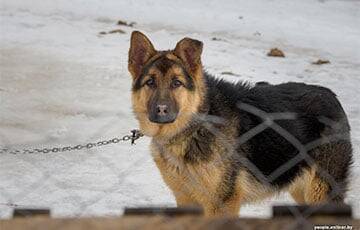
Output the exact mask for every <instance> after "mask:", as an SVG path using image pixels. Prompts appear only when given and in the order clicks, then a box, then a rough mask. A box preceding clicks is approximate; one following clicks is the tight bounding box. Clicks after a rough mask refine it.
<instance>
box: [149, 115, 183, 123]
mask: <svg viewBox="0 0 360 230" xmlns="http://www.w3.org/2000/svg"><path fill="white" fill-rule="evenodd" d="M176 117H177V114H167V115H166V116H159V115H150V116H149V120H150V121H151V122H153V123H157V124H169V123H173V122H175V120H176Z"/></svg>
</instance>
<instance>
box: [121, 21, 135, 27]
mask: <svg viewBox="0 0 360 230" xmlns="http://www.w3.org/2000/svg"><path fill="white" fill-rule="evenodd" d="M117 24H118V25H119V26H128V27H133V26H134V25H135V24H136V22H127V21H124V20H119V21H118V22H117Z"/></svg>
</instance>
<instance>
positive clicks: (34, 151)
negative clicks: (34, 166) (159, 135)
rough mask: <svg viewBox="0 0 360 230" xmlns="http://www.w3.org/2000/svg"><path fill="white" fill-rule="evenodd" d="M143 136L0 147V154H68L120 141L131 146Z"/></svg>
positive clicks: (136, 131) (137, 132) (138, 133)
mask: <svg viewBox="0 0 360 230" xmlns="http://www.w3.org/2000/svg"><path fill="white" fill-rule="evenodd" d="M142 136H144V134H142V133H141V132H140V131H139V130H137V129H134V130H131V135H125V136H123V137H122V138H118V137H115V138H112V139H110V140H103V141H98V142H89V143H86V144H79V145H70V146H62V147H53V148H29V149H11V148H3V147H1V146H0V154H37V153H43V154H45V153H58V152H69V151H76V150H82V149H91V148H94V147H101V146H104V145H109V144H117V143H119V142H120V141H131V145H133V144H135V141H136V140H137V139H139V138H140V137H142Z"/></svg>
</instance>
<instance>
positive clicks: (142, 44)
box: [128, 31, 156, 78]
mask: <svg viewBox="0 0 360 230" xmlns="http://www.w3.org/2000/svg"><path fill="white" fill-rule="evenodd" d="M155 54H156V50H155V49H154V46H153V45H152V44H151V42H150V40H149V39H148V38H147V37H146V36H145V35H144V34H143V33H141V32H139V31H134V32H132V34H131V41H130V50H129V60H128V69H129V72H130V73H131V75H132V76H133V78H137V77H139V76H140V74H141V71H142V68H143V67H144V65H145V63H146V62H147V61H148V60H149V59H150V58H151V57H152V56H154V55H155Z"/></svg>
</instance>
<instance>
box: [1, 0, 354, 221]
mask: <svg viewBox="0 0 360 230" xmlns="http://www.w3.org/2000/svg"><path fill="white" fill-rule="evenodd" d="M359 25H360V1H355V0H354V1H351V0H347V1H345V0H319V1H316V0H298V1H286V0H271V1H268V0H251V1H250V0H248V1H245V0H242V1H240V0H236V1H235V0H233V1H212V0H200V1H193V0H192V1H190V0H182V1H166V0H158V1H154V0H153V1H134V0H107V1H102V0H92V1H88V0H74V1H64V0H52V1H41V0H22V1H20V0H1V1H0V145H1V146H5V147H17V148H23V147H29V146H30V147H46V146H59V145H69V144H78V143H86V142H94V141H98V140H103V139H111V138H113V137H117V136H120V137H121V136H123V135H126V134H128V132H129V130H130V129H133V128H136V127H137V123H136V121H135V119H134V117H133V114H132V111H131V104H130V87H131V77H130V75H129V73H128V71H127V52H128V49H129V38H130V34H131V32H132V31H133V30H140V31H142V32H143V33H145V34H146V35H147V36H149V38H150V39H151V40H152V41H153V44H154V45H155V47H156V48H157V49H160V50H161V49H170V48H174V46H175V44H176V42H177V41H178V40H180V39H181V38H183V37H185V36H187V37H192V38H196V39H199V40H201V41H203V42H204V52H203V56H202V58H203V64H204V66H205V69H206V70H207V71H208V72H209V73H211V74H213V75H215V76H217V77H220V78H224V79H227V80H229V81H249V82H251V83H256V82H257V81H268V82H270V83H274V84H275V83H280V82H288V81H300V82H306V83H311V84H320V85H323V86H326V87H329V88H330V89H332V90H333V91H334V92H335V93H336V94H337V95H338V97H339V99H340V101H341V102H342V103H343V106H344V108H345V111H346V112H347V114H348V116H349V120H350V124H351V126H352V141H353V145H354V155H355V163H354V167H353V170H352V180H351V183H350V184H351V189H350V191H349V193H348V197H347V202H348V203H350V204H352V206H353V208H354V211H355V216H356V217H358V218H359V217H360V196H359V193H360V169H359V166H360V163H359V161H360V156H359V152H360V119H359V118H360V103H359V101H360V97H359V93H360V90H359V87H360V26H359ZM273 48H277V49H279V50H280V51H281V53H282V54H283V55H280V56H283V57H276V56H279V55H275V57H274V55H273V54H272V53H270V54H269V51H270V50H271V49H273ZM148 144H149V139H148V138H143V139H141V140H138V142H137V144H136V145H134V146H130V144H129V143H120V144H118V145H109V146H106V147H103V148H99V149H91V150H87V151H85V150H84V151H78V152H75V153H74V152H71V153H70V152H69V153H61V154H60V153H58V154H57V153H51V154H33V155H10V154H0V218H8V217H9V216H10V214H11V210H12V208H13V207H23V206H24V207H25V206H39V207H48V208H51V210H52V212H53V214H54V216H58V217H60V216H92V215H102V216H110V215H118V214H121V213H122V210H123V207H125V206H150V205H167V206H174V205H175V200H174V198H173V196H172V194H171V192H170V190H169V189H168V188H167V187H166V185H165V184H164V183H163V182H162V180H161V177H160V175H159V172H158V170H157V168H156V167H155V165H154V163H153V161H152V159H151V156H150V154H149V150H148ZM279 203H294V202H293V201H292V199H291V198H290V197H289V196H288V195H287V194H279V196H278V197H275V198H272V199H268V200H266V201H264V202H262V203H259V204H253V205H247V206H245V207H244V208H242V210H241V215H242V216H253V217H267V216H269V215H270V207H271V205H273V204H279Z"/></svg>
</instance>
